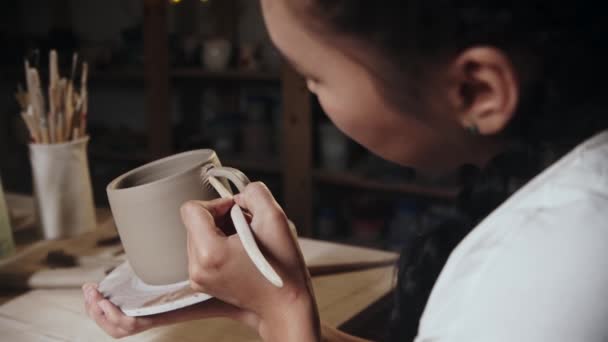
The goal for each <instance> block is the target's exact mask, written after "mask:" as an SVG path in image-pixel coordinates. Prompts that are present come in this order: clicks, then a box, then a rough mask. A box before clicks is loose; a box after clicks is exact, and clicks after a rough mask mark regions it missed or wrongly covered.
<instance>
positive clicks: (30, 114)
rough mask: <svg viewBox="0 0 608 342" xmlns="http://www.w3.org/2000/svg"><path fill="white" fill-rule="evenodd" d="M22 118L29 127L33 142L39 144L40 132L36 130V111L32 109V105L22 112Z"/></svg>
mask: <svg viewBox="0 0 608 342" xmlns="http://www.w3.org/2000/svg"><path fill="white" fill-rule="evenodd" d="M21 117H22V118H23V121H24V122H25V125H26V126H27V129H28V131H29V133H30V138H31V140H32V142H33V143H38V141H39V139H40V137H39V136H38V130H37V129H36V122H35V121H34V109H33V108H32V105H28V106H27V109H26V110H25V111H22V112H21Z"/></svg>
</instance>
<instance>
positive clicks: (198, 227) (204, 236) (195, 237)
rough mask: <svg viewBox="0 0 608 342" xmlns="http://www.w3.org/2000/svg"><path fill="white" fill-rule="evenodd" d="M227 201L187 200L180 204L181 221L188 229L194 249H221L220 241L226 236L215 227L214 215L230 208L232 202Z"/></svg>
mask: <svg viewBox="0 0 608 342" xmlns="http://www.w3.org/2000/svg"><path fill="white" fill-rule="evenodd" d="M228 201H230V202H228ZM228 201H226V200H223V201H218V200H216V201H211V202H200V201H189V202H186V203H185V204H183V205H182V207H181V215H182V221H183V222H184V225H185V226H186V228H187V229H188V233H189V238H190V240H191V243H192V244H193V247H194V249H196V250H199V251H209V252H211V251H212V250H214V251H215V250H221V249H222V243H223V242H224V240H225V238H226V237H225V235H224V234H223V232H222V231H221V230H219V229H218V228H217V226H216V224H215V217H217V216H219V215H221V213H222V212H223V213H224V214H225V213H226V212H228V210H230V208H231V207H232V203H234V202H232V201H231V200H228ZM213 215H216V216H215V217H214V216H213Z"/></svg>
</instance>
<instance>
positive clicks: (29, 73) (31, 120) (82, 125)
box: [15, 50, 88, 144]
mask: <svg viewBox="0 0 608 342" xmlns="http://www.w3.org/2000/svg"><path fill="white" fill-rule="evenodd" d="M77 67H78V55H77V54H74V55H73V57H72V67H71V71H70V75H69V78H66V77H61V75H60V73H59V63H58V57H57V51H55V50H51V52H50V54H49V82H48V83H49V84H48V91H47V96H46V99H45V96H44V91H43V86H42V81H41V78H40V71H39V70H38V68H37V67H36V66H31V65H30V62H29V61H28V60H27V59H26V61H25V80H26V89H23V87H22V86H21V85H18V90H17V93H16V94H15V97H16V99H17V102H19V106H20V108H21V117H22V118H23V121H24V122H25V125H26V126H27V128H28V131H29V133H30V137H31V140H32V142H33V143H35V144H56V143H64V142H68V141H72V140H76V139H79V138H82V137H84V136H86V134H87V133H86V129H87V121H86V120H87V109H88V91H87V78H88V65H87V63H86V62H85V63H82V68H81V73H80V84H79V87H78V89H76V85H75V81H74V78H75V77H76V72H77Z"/></svg>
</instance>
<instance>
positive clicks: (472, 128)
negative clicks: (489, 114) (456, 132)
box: [465, 124, 479, 135]
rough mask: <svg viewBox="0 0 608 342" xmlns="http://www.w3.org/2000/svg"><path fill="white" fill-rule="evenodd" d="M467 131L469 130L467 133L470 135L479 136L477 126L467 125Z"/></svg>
mask: <svg viewBox="0 0 608 342" xmlns="http://www.w3.org/2000/svg"><path fill="white" fill-rule="evenodd" d="M465 129H466V130H467V132H469V134H471V135H479V128H478V127H477V125H476V124H470V125H467V126H466V127H465Z"/></svg>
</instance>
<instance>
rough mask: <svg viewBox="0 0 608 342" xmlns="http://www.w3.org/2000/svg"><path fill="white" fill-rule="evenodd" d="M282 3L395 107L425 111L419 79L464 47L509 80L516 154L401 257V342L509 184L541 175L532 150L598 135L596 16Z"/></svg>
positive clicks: (541, 8) (434, 4) (477, 179)
mask: <svg viewBox="0 0 608 342" xmlns="http://www.w3.org/2000/svg"><path fill="white" fill-rule="evenodd" d="M289 1H290V4H291V5H293V6H294V9H297V10H300V11H301V12H300V13H303V15H306V16H307V17H306V22H307V23H310V24H311V27H313V28H318V29H329V30H330V31H331V32H332V33H337V34H338V35H344V36H347V37H348V38H350V39H354V40H357V41H359V42H361V43H363V44H365V45H367V47H368V48H369V49H371V50H372V51H374V52H375V53H376V55H378V56H381V57H382V61H381V62H380V61H379V63H378V64H383V65H388V67H387V68H385V67H383V68H381V69H382V70H375V71H377V73H378V74H379V76H378V77H379V78H380V82H379V86H381V87H382V89H381V90H382V91H383V92H384V93H385V94H386V97H387V100H388V101H390V102H392V103H393V104H396V105H398V106H415V105H416V104H417V103H418V104H420V102H423V101H425V100H424V99H425V98H426V97H425V96H421V95H425V91H426V90H427V89H431V88H429V84H430V83H429V82H431V79H430V78H431V76H432V75H431V74H430V73H429V72H427V71H432V70H435V69H436V68H434V67H435V66H440V65H441V64H442V63H446V62H449V61H450V59H451V58H454V57H455V56H457V55H458V54H459V53H461V52H462V51H464V50H466V49H467V48H470V47H473V46H492V47H495V48H497V49H500V50H501V51H503V52H504V54H505V55H506V56H507V57H508V58H509V59H510V61H511V63H512V64H513V66H514V68H515V70H516V72H517V73H518V76H519V80H520V94H519V95H520V97H519V98H520V101H519V103H518V107H517V112H516V115H515V119H514V120H512V122H511V124H510V125H509V127H508V129H507V131H506V132H505V135H506V136H508V137H509V138H510V139H511V140H513V141H515V142H517V144H515V145H514V146H517V147H515V148H513V149H511V150H508V151H505V152H504V153H503V154H501V155H500V156H497V157H496V158H494V160H493V161H492V162H490V163H489V164H488V166H487V167H486V168H485V169H484V170H476V169H474V168H469V169H468V172H467V174H468V177H467V181H466V182H465V187H464V190H463V191H462V193H461V195H460V201H459V205H460V208H461V209H462V212H463V216H462V217H461V218H457V219H453V220H451V221H449V222H444V223H443V224H441V225H440V226H439V227H437V228H436V229H434V230H432V231H431V232H427V233H425V234H424V235H421V236H418V237H417V239H418V241H417V243H415V244H414V245H413V246H412V247H410V248H407V249H406V250H404V251H403V253H402V255H401V258H400V262H399V282H398V286H397V291H396V299H397V305H396V310H395V313H396V315H395V316H396V317H395V318H396V321H398V322H399V323H398V324H396V325H394V329H392V332H393V339H394V340H399V341H405V340H411V339H413V337H414V336H415V334H416V332H417V327H418V321H419V318H420V315H421V314H422V311H423V309H424V306H425V305H426V302H427V299H428V296H429V294H430V291H431V289H432V286H433V284H434V282H435V280H436V278H437V276H438V275H439V272H440V271H441V269H442V267H443V265H444V264H445V262H446V260H447V258H448V256H449V254H450V252H451V251H452V249H453V248H454V247H455V246H456V245H457V244H458V243H459V242H460V241H461V240H462V239H463V238H464V236H465V235H467V234H468V233H469V232H470V230H471V229H472V228H473V227H474V226H475V225H476V224H477V223H478V222H479V221H480V220H482V219H483V218H484V217H485V216H487V215H488V214H489V213H490V212H491V211H492V210H494V209H495V208H496V207H497V206H498V205H500V204H501V203H502V202H503V201H504V200H505V199H506V198H507V197H508V196H510V195H511V193H512V191H513V190H512V189H511V187H510V186H509V184H510V180H511V179H513V178H516V179H529V178H531V177H533V176H534V175H535V174H537V173H539V172H540V171H541V170H542V168H543V166H544V164H543V163H541V162H540V158H539V155H540V153H539V151H540V150H541V147H543V146H546V145H551V144H559V145H560V147H565V146H573V145H574V144H576V143H579V142H581V141H582V140H583V139H584V138H587V137H589V136H591V135H592V134H593V133H595V132H597V131H599V130H602V129H605V128H606V127H608V125H607V119H608V113H605V110H606V106H605V105H603V104H602V102H601V101H603V97H604V96H605V93H606V92H607V88H608V87H606V86H605V85H604V82H606V80H607V77H606V76H607V70H608V67H607V65H606V64H607V63H608V53H607V50H608V49H607V48H606V43H605V42H606V37H608V35H607V33H608V32H607V31H608V30H607V29H606V28H607V27H608V25H606V23H605V20H606V19H605V14H604V11H602V10H600V9H597V8H595V7H594V6H593V4H592V3H591V2H587V1H569V2H559V1H553V0H527V1H521V0H515V1H504V0H503V1H482V0H464V1H463V0H461V1H456V0H386V1H369V0H289ZM367 67H370V66H367ZM372 68H373V67H372ZM404 89H405V91H404ZM408 109H409V110H411V109H412V108H408Z"/></svg>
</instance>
